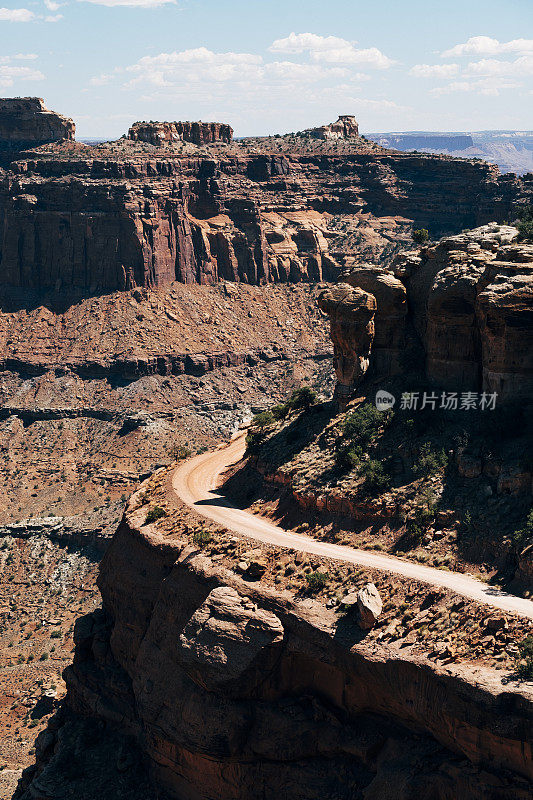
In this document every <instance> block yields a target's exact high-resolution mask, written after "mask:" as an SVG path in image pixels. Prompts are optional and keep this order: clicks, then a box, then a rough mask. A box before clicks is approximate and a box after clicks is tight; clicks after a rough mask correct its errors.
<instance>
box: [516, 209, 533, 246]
mask: <svg viewBox="0 0 533 800" xmlns="http://www.w3.org/2000/svg"><path fill="white" fill-rule="evenodd" d="M516 227H517V228H518V232H519V234H520V238H521V239H525V241H527V242H533V206H532V205H530V206H528V208H525V209H524V210H523V211H522V212H521V213H520V216H519V219H518V222H517V223H516Z"/></svg>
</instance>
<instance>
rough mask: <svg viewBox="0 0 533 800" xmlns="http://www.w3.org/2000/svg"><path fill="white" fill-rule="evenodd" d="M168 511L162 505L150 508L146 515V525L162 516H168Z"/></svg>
mask: <svg viewBox="0 0 533 800" xmlns="http://www.w3.org/2000/svg"><path fill="white" fill-rule="evenodd" d="M166 515H167V512H166V511H165V509H164V508H161V506H152V507H151V508H149V509H148V513H147V515H146V520H145V523H144V524H145V525H150V524H151V523H152V522H157V520H158V519H161V518H162V517H166Z"/></svg>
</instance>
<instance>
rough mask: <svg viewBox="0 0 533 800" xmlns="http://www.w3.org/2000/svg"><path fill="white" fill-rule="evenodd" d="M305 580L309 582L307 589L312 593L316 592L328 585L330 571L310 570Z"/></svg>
mask: <svg viewBox="0 0 533 800" xmlns="http://www.w3.org/2000/svg"><path fill="white" fill-rule="evenodd" d="M305 581H306V583H307V591H308V592H310V593H311V594H316V593H317V592H319V591H320V590H321V589H323V588H324V587H325V586H326V585H327V583H328V573H327V572H320V571H319V570H315V572H308V573H307V574H306V576H305Z"/></svg>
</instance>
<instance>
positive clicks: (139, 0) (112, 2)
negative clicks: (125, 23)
mask: <svg viewBox="0 0 533 800" xmlns="http://www.w3.org/2000/svg"><path fill="white" fill-rule="evenodd" d="M78 2H79V3H92V4H93V5H96V6H108V8H114V7H115V6H123V7H129V8H158V7H159V6H163V5H166V4H167V3H175V2H176V0H78Z"/></svg>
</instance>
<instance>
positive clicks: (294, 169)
mask: <svg viewBox="0 0 533 800" xmlns="http://www.w3.org/2000/svg"><path fill="white" fill-rule="evenodd" d="M6 102H7V101H6ZM14 117H15V122H14V123H13V124H16V121H17V119H18V117H17V115H16V114H15V115H14ZM158 125H160V126H163V127H162V128H159V127H157V126H158ZM165 125H166V126H167V127H165ZM168 125H169V123H153V124H152V123H147V124H146V126H144V127H139V126H134V127H133V128H132V133H131V137H132V138H133V139H135V141H132V140H131V139H122V140H119V141H118V142H117V143H109V144H106V145H100V146H98V147H91V146H88V145H78V144H74V143H73V142H66V143H63V144H56V145H54V146H51V145H49V146H45V147H42V148H37V149H35V150H32V151H31V152H28V153H25V154H22V153H21V154H19V155H18V156H17V157H16V158H14V159H13V161H12V163H11V164H10V165H9V169H8V170H6V172H5V173H4V174H3V176H2V180H1V182H0V224H1V230H2V238H1V240H0V268H1V273H2V283H3V284H5V286H6V287H8V288H9V289H10V291H13V290H17V289H24V290H34V291H43V290H47V291H55V292H56V293H61V294H63V296H64V295H66V294H69V293H71V294H72V293H74V294H76V293H77V294H78V295H79V294H80V293H95V292H97V291H102V290H106V291H109V290H115V289H129V288H133V287H134V286H141V287H143V286H154V285H163V284H168V283H170V282H172V281H174V280H178V281H180V282H183V283H202V284H205V283H208V284H212V283H216V282H217V281H218V280H220V279H227V280H236V281H241V282H245V283H250V284H262V283H268V282H286V281H291V282H298V281H302V280H308V281H317V280H322V279H325V280H331V279H334V278H336V277H337V275H338V274H339V271H340V269H341V268H342V267H343V266H344V261H345V259H346V257H347V256H349V255H353V254H357V255H358V256H359V257H360V256H361V255H366V256H369V257H371V258H372V259H376V260H378V261H379V260H382V261H389V260H390V258H391V257H392V256H393V255H394V254H395V253H396V252H397V250H398V245H399V243H400V241H401V240H402V239H403V241H407V240H408V239H409V237H410V233H411V228H412V225H413V224H414V225H415V227H426V228H428V227H429V228H431V230H432V232H434V233H435V234H440V233H443V232H445V231H452V232H457V231H458V230H460V229H461V228H464V227H471V226H472V225H476V224H481V223H484V222H487V221H489V220H494V219H496V220H502V219H504V218H508V217H509V216H512V214H513V213H514V212H513V209H514V206H515V204H516V202H517V201H519V200H520V199H521V198H523V197H524V196H525V195H526V194H527V193H528V191H529V189H528V185H527V184H525V183H524V182H522V181H520V180H519V179H517V178H516V177H513V176H507V177H502V176H501V175H500V174H499V172H498V170H497V168H496V167H492V166H489V165H488V164H485V163H483V162H480V161H475V160H466V159H454V158H449V157H445V156H431V155H419V154H408V153H398V152H394V151H388V150H385V149H384V148H381V147H379V146H378V145H376V144H374V143H371V142H367V141H366V140H364V139H363V138H361V137H359V136H358V135H357V123H356V122H355V121H354V120H353V118H351V117H341V118H340V122H337V123H333V124H332V125H329V126H324V127H323V128H320V129H313V130H310V131H304V132H301V133H300V134H299V135H287V136H285V137H277V138H276V137H272V138H264V139H250V140H241V141H238V142H235V141H230V139H231V136H230V132H231V129H230V128H229V126H222V127H220V126H218V123H217V124H214V125H215V127H214V128H211V127H209V124H207V123H206V124H205V125H206V126H207V128H199V129H198V130H196V129H194V130H193V129H192V128H191V129H190V130H189V128H188V127H187V125H188V124H187V123H172V124H171V125H173V126H174V127H173V128H172V131H171V130H170V128H168ZM180 125H181V127H180ZM217 126H218V127H217ZM145 128H146V130H145ZM143 131H144V133H143ZM317 131H319V132H320V131H322V133H317ZM326 134H327V135H326ZM36 135H37V134H36ZM176 137H177V141H176V140H175V139H176ZM143 139H148V140H150V143H147V142H146V141H143ZM187 139H191V140H193V141H194V142H195V143H190V142H188V141H187ZM206 140H207V143H206ZM200 145H201V146H200ZM529 188H530V187H529Z"/></svg>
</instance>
